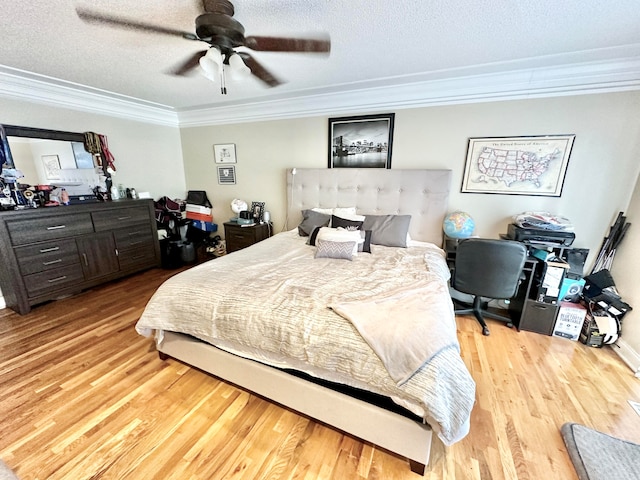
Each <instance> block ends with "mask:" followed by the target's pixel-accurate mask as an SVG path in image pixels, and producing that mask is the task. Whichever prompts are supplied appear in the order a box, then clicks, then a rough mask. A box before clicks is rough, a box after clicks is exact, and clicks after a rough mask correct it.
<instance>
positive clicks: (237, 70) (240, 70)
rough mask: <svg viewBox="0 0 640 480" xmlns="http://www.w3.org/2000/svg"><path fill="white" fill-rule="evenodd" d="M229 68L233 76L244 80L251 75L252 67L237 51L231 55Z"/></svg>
mask: <svg viewBox="0 0 640 480" xmlns="http://www.w3.org/2000/svg"><path fill="white" fill-rule="evenodd" d="M229 69H230V70H231V76H232V77H233V78H234V79H236V80H243V79H245V78H248V77H249V76H250V75H251V69H250V68H249V67H247V66H246V65H245V63H244V60H242V57H241V56H240V55H238V54H237V53H233V54H231V56H230V57H229Z"/></svg>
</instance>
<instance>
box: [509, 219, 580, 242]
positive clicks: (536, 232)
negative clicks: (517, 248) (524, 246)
mask: <svg viewBox="0 0 640 480" xmlns="http://www.w3.org/2000/svg"><path fill="white" fill-rule="evenodd" d="M506 237H507V238H508V239H510V240H516V241H518V242H522V243H528V244H532V245H535V244H540V245H553V246H558V247H570V246H571V244H572V243H573V241H574V240H575V238H576V234H575V233H573V232H566V231H560V230H544V229H538V228H525V227H521V226H519V225H516V224H515V223H510V224H509V226H508V227H507V235H506Z"/></svg>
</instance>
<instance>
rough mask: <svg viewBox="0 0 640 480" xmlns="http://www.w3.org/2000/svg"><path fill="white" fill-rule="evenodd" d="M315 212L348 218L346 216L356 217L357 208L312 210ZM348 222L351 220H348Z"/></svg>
mask: <svg viewBox="0 0 640 480" xmlns="http://www.w3.org/2000/svg"><path fill="white" fill-rule="evenodd" d="M311 210H313V211H314V212H319V213H324V214H327V215H336V216H337V217H342V218H347V217H345V216H344V215H355V214H356V207H335V208H312V209H311ZM347 220H351V219H350V218H347Z"/></svg>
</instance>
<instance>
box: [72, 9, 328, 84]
mask: <svg viewBox="0 0 640 480" xmlns="http://www.w3.org/2000/svg"><path fill="white" fill-rule="evenodd" d="M202 3H203V7H204V13H202V14H200V15H198V17H196V21H195V24H196V29H195V33H191V32H184V31H181V30H177V29H173V28H167V27H162V26H158V25H152V24H148V23H144V22H139V21H137V20H131V19H127V18H124V17H116V16H112V15H105V14H102V13H98V12H95V11H92V10H89V9H85V8H81V7H78V8H76V12H77V14H78V17H80V19H82V20H83V21H85V22H88V23H95V24H102V25H109V26H115V27H121V28H127V29H132V30H139V31H142V32H149V33H158V34H165V35H177V36H181V37H182V38H185V39H187V40H196V41H200V42H204V43H207V44H208V45H209V47H208V49H206V50H202V51H200V52H196V53H194V54H193V55H191V56H190V57H189V58H187V59H186V60H184V61H183V62H182V63H180V64H179V65H177V66H176V67H175V68H174V69H172V70H171V73H173V74H175V75H186V74H188V73H190V72H191V71H192V70H193V69H194V68H196V67H197V66H198V65H200V67H201V68H202V69H203V71H204V72H203V73H204V75H205V76H206V77H208V78H209V79H210V80H215V78H216V77H219V78H220V85H221V86H220V88H221V92H222V93H223V94H226V93H227V92H226V85H225V73H224V72H225V67H224V66H227V69H230V70H231V72H232V73H237V74H238V75H249V74H253V75H254V76H255V77H257V78H259V79H260V80H262V81H263V82H264V83H265V84H267V85H268V86H270V87H276V86H278V85H280V84H281V83H282V81H281V80H279V79H278V78H276V77H275V76H274V75H273V74H272V73H271V72H270V71H269V70H267V69H266V68H265V67H264V66H262V65H261V64H260V63H258V61H257V60H256V59H255V58H254V57H253V56H252V55H251V54H250V53H248V52H246V51H244V50H241V51H236V49H237V48H242V47H244V48H246V49H249V50H254V51H257V52H303V53H329V52H330V50H331V41H330V40H329V37H328V35H323V36H322V37H318V38H287V37H265V36H245V35H244V27H243V26H242V24H241V23H240V22H238V21H237V20H236V19H234V18H233V15H234V13H235V9H234V7H233V4H232V3H231V2H230V1H228V0H203V2H202ZM247 67H248V68H247ZM249 70H250V71H249Z"/></svg>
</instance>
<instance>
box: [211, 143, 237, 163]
mask: <svg viewBox="0 0 640 480" xmlns="http://www.w3.org/2000/svg"><path fill="white" fill-rule="evenodd" d="M213 156H214V157H215V160H216V163H236V144H235V143H224V144H220V145H214V146H213Z"/></svg>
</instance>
